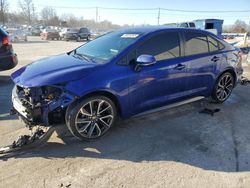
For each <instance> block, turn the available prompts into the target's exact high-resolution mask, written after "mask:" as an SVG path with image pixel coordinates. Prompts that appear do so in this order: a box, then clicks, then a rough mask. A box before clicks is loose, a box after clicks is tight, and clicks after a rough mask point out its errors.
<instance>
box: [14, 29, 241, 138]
mask: <svg viewBox="0 0 250 188" xmlns="http://www.w3.org/2000/svg"><path fill="white" fill-rule="evenodd" d="M240 60H241V58H240V54H239V50H237V49H235V48H234V47H233V46H231V45H230V44H228V43H226V42H225V41H224V40H222V39H221V38H219V37H217V36H216V35H214V34H212V33H210V32H206V31H203V30H196V29H186V28H168V27H163V26H158V27H140V28H129V29H122V30H118V31H114V32H112V33H109V34H106V35H104V36H101V37H99V38H97V39H95V40H93V41H90V42H88V43H85V44H84V45H82V46H80V47H78V48H76V49H74V50H72V51H70V52H67V53H64V54H61V55H57V56H54V57H49V58H47V59H42V60H39V61H36V62H34V63H32V64H29V65H27V66H26V67H23V68H21V69H19V70H17V71H16V72H14V73H13V74H12V75H11V77H12V79H13V81H14V83H15V85H16V86H15V88H14V89H13V94H12V102H13V106H14V109H15V110H16V112H17V114H19V116H20V117H21V118H22V119H23V120H24V122H26V123H27V124H29V125H31V126H32V125H45V126H46V125H52V126H53V125H55V124H56V123H62V122H66V125H67V127H68V129H69V130H70V132H71V133H72V134H73V135H74V136H75V137H77V138H78V139H82V140H93V139H96V138H99V137H101V136H102V135H104V134H105V133H107V132H108V131H109V130H110V128H111V127H112V126H113V125H114V124H115V122H116V120H117V119H119V117H120V118H124V119H125V118H129V117H131V116H135V115H139V114H144V115H145V114H147V113H150V112H155V111H157V110H158V111H159V110H163V109H166V108H169V107H170V106H169V105H171V106H172V107H173V106H178V105H181V104H186V103H188V102H193V101H196V100H199V99H202V98H204V97H210V96H211V97H212V99H213V100H214V102H217V103H223V102H224V101H226V100H227V99H228V97H229V96H230V94H231V92H232V91H233V89H234V87H235V86H236V85H237V81H240V78H241V75H242V72H243V69H242V66H241V61H240ZM60 121H62V122H60Z"/></svg>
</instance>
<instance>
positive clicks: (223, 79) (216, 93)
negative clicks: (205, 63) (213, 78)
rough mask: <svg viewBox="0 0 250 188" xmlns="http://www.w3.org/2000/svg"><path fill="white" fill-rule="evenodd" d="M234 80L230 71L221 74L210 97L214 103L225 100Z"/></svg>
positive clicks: (231, 89) (230, 91)
mask: <svg viewBox="0 0 250 188" xmlns="http://www.w3.org/2000/svg"><path fill="white" fill-rule="evenodd" d="M234 82H235V80H234V77H233V75H232V74H231V73H229V72H226V73H224V74H222V75H221V76H220V77H219V79H218V80H217V82H216V84H215V87H214V90H213V93H212V99H213V100H214V101H215V102H216V103H223V102H224V101H226V100H227V99H228V97H229V96H230V95H231V93H232V91H233V88H234Z"/></svg>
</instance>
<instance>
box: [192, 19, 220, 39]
mask: <svg viewBox="0 0 250 188" xmlns="http://www.w3.org/2000/svg"><path fill="white" fill-rule="evenodd" d="M223 22H224V20H219V19H199V20H194V23H195V26H196V28H197V29H202V30H208V31H211V32H213V33H214V31H215V30H216V32H217V35H221V34H222V26H223ZM213 30H214V31H213Z"/></svg>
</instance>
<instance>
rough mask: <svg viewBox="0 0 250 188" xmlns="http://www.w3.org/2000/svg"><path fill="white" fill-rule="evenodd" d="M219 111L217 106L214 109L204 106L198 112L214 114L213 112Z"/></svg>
mask: <svg viewBox="0 0 250 188" xmlns="http://www.w3.org/2000/svg"><path fill="white" fill-rule="evenodd" d="M219 111H220V109H219V108H215V109H209V108H204V109H203V110H201V111H200V112H199V113H201V114H209V115H211V116H214V114H215V113H217V112H219Z"/></svg>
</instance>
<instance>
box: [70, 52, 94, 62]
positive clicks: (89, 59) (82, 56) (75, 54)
mask: <svg viewBox="0 0 250 188" xmlns="http://www.w3.org/2000/svg"><path fill="white" fill-rule="evenodd" d="M73 52H74V54H73V55H74V56H75V57H77V58H79V59H85V60H87V61H88V62H94V61H93V60H92V59H91V58H89V57H87V56H85V55H83V54H79V53H77V52H76V49H75V50H74V51H73Z"/></svg>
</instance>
